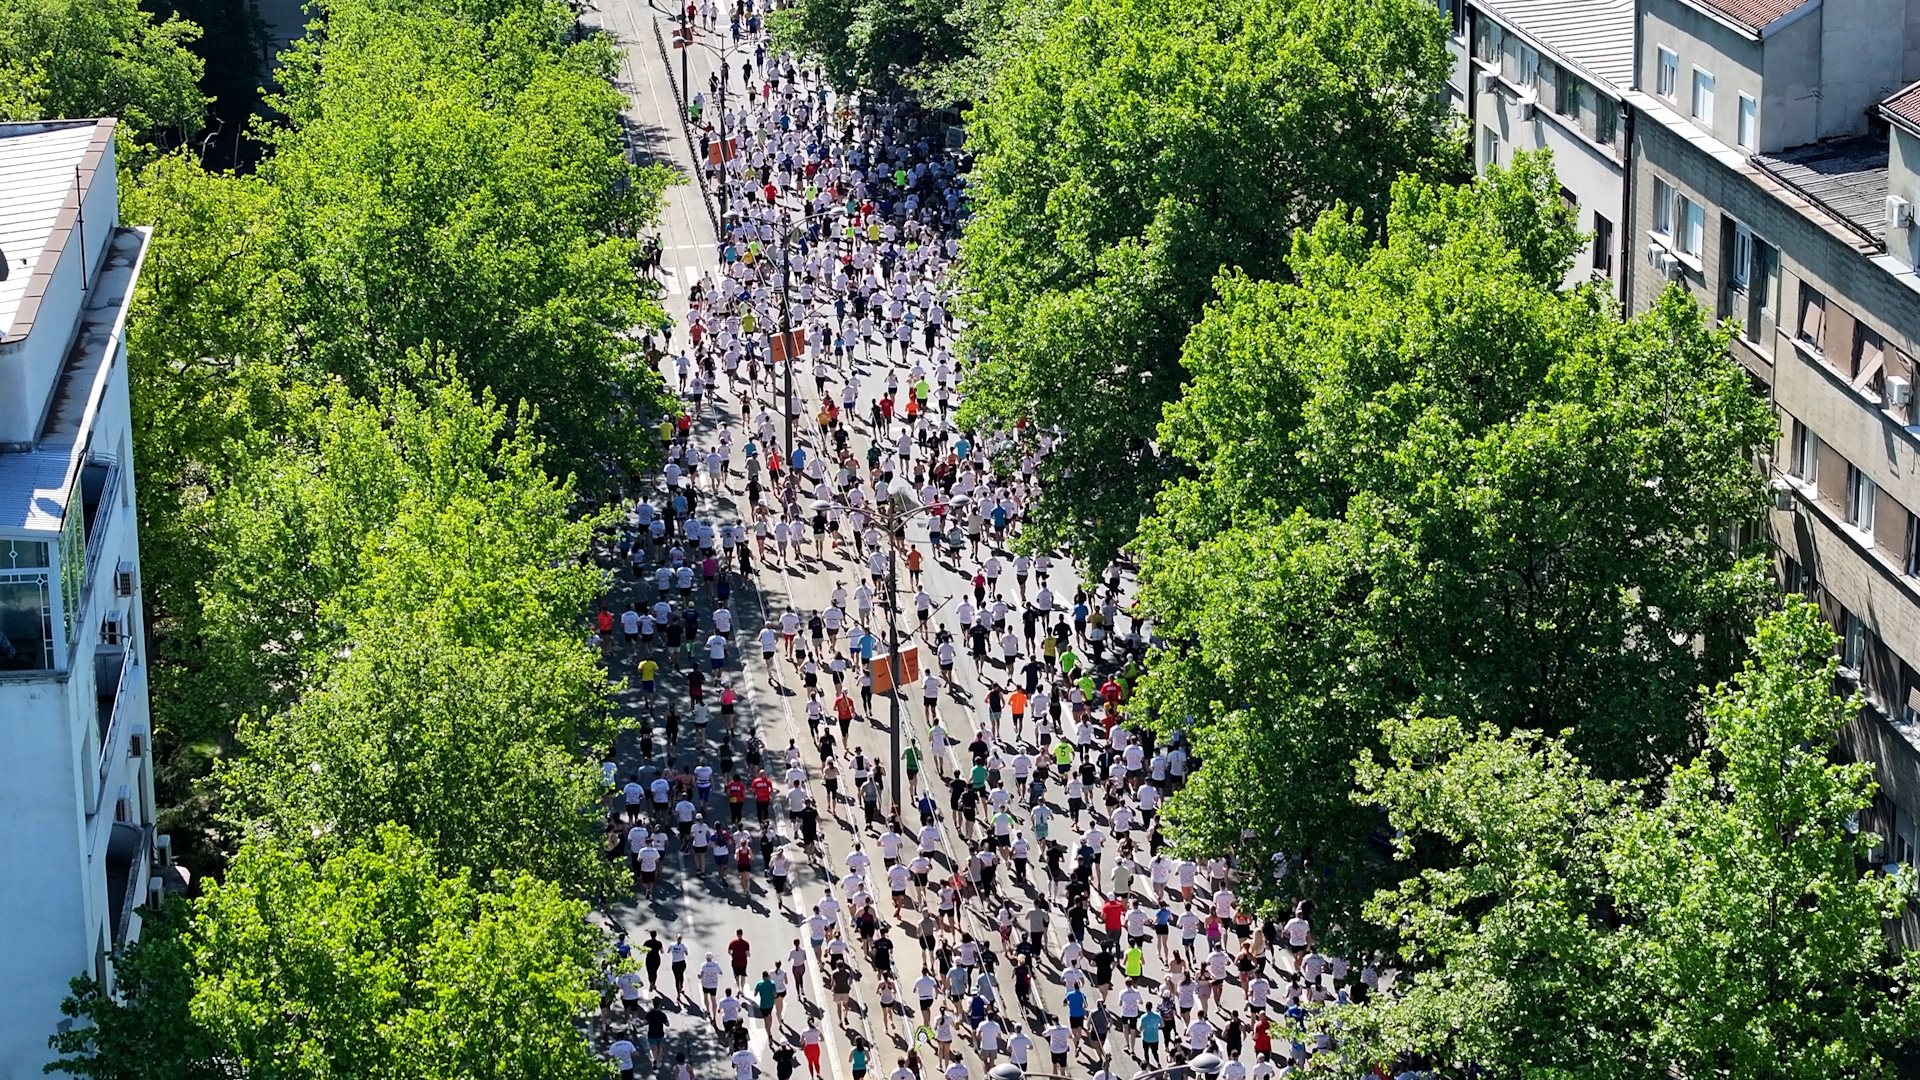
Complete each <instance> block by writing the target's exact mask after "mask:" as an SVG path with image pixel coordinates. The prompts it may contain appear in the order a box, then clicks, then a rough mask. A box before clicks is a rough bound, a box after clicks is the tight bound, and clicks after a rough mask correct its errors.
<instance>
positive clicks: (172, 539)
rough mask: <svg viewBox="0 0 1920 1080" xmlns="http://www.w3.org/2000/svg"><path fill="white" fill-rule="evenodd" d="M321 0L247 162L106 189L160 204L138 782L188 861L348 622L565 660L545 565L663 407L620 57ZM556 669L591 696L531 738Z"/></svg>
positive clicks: (446, 5)
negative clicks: (253, 729)
mask: <svg viewBox="0 0 1920 1080" xmlns="http://www.w3.org/2000/svg"><path fill="white" fill-rule="evenodd" d="M322 13H323V14H324V16H325V19H326V32H325V33H324V34H315V35H310V36H309V38H308V39H306V40H305V41H303V42H302V43H301V44H300V45H299V46H298V47H297V48H295V49H294V50H292V51H291V52H290V54H289V55H288V58H287V64H286V66H285V67H284V68H283V69H282V72H281V82H282V90H281V92H280V93H279V94H278V96H277V97H276V99H275V104H276V105H277V107H278V108H279V109H280V110H281V113H282V119H281V120H280V121H279V122H278V123H277V124H276V125H275V126H273V127H272V128H271V129H270V130H268V131H267V132H265V136H266V140H267V143H268V146H269V150H270V152H271V156H270V158H269V160H268V161H267V162H265V163H264V164H263V165H262V166H261V167H260V169H259V170H258V171H257V173H255V174H253V175H248V176H241V175H236V174H231V173H222V172H214V171H209V170H207V169H205V168H203V167H202V166H201V165H199V164H197V163H195V162H194V161H192V160H191V159H190V158H188V157H186V156H185V155H171V156H168V157H165V158H162V159H160V160H158V161H155V162H152V163H151V164H150V165H148V166H147V167H145V168H143V169H142V170H140V171H139V173H138V174H137V177H136V178H135V179H134V180H133V182H131V183H128V184H126V185H124V187H125V192H126V194H125V200H126V207H125V213H124V215H123V216H124V217H125V218H126V219H127V220H130V221H144V222H154V223H156V229H155V235H154V241H153V245H152V249H151V251H150V253H149V256H148V259H147V262H146V266H145V270H144V273H143V280H142V288H141V290H140V293H139V295H138V297H137V298H136V306H135V311H134V317H133V319H132V321H131V326H130V330H129V334H130V346H131V347H130V349H129V354H130V356H131V357H132V361H131V362H132V363H133V365H134V379H133V405H134V423H135V430H136V435H137V451H138V452H137V454H136V458H137V461H138V466H139V469H140V477H139V482H140V488H141V490H142V493H143V499H142V506H141V512H142V522H141V528H142V533H143V542H144V543H145V544H146V545H147V549H148V552H149V565H150V566H151V567H152V568H153V569H152V571H151V573H150V574H149V577H148V589H147V590H146V593H147V597H148V601H149V603H150V605H151V606H152V611H151V613H150V619H149V625H150V626H151V628H152V632H153V636H154V639H155V649H154V653H155V663H154V664H153V672H154V674H153V679H154V686H155V691H156V694H155V713H156V727H157V730H158V731H159V733H160V735H161V740H160V743H159V745H160V747H161V748H162V751H163V754H164V755H165V756H164V758H163V760H162V761H161V762H160V763H159V767H158V768H157V770H156V773H157V778H158V781H159V784H160V791H161V797H162V802H163V804H164V805H165V806H166V807H168V810H167V811H166V814H165V818H166V824H167V826H168V827H169V828H171V829H174V830H175V832H176V839H178V840H180V841H181V842H183V843H184V844H187V850H188V853H189V855H190V857H192V858H193V859H194V861H195V863H196V866H197V868H198V869H200V870H201V871H202V872H203V873H204V872H206V871H208V870H212V869H216V868H217V862H218V859H217V853H218V851H219V850H221V849H222V848H223V847H225V846H226V845H227V844H228V843H229V841H228V840H227V839H226V838H224V837H221V836H218V835H203V836H201V839H202V841H204V842H202V843H197V844H194V843H188V842H189V841H190V840H192V839H193V838H194V837H195V836H196V835H200V834H201V833H202V831H203V830H204V829H205V828H206V827H207V823H208V822H210V821H215V820H231V819H232V815H227V816H226V817H225V818H224V819H223V818H221V817H220V816H217V815H215V814H213V813H212V812H211V810H212V804H213V803H214V802H215V799H214V798H213V796H214V795H215V794H216V791H215V789H211V788H209V787H207V786H205V785H204V784H202V783H201V781H202V779H203V778H204V777H205V776H206V774H207V771H208V768H209V765H210V762H211V761H212V760H213V759H215V758H218V757H220V756H222V755H226V754H231V753H234V752H236V751H237V750H238V749H239V746H238V744H237V743H236V741H235V738H234V736H235V731H236V727H237V724H238V721H239V718H240V717H241V716H243V715H248V716H252V717H253V718H254V720H255V721H256V723H264V722H265V721H266V719H267V718H268V717H269V716H277V715H280V714H283V713H286V712H287V711H288V710H289V709H291V708H292V706H293V705H294V704H295V703H296V702H297V701H299V700H300V699H301V698H302V696H303V695H304V694H305V693H306V692H307V691H308V690H309V689H315V688H318V687H319V686H320V685H322V684H323V683H324V682H325V681H326V679H327V678H328V676H329V665H331V663H332V662H333V661H334V659H335V656H336V654H337V653H339V652H341V651H342V650H344V649H346V648H347V647H348V646H349V645H350V644H352V642H351V637H352V630H353V628H354V627H355V626H356V625H359V624H358V623H356V620H360V619H361V617H362V615H363V613H365V612H369V611H372V610H375V609H376V607H378V606H379V605H385V606H386V608H387V609H390V610H392V611H398V612H409V613H414V614H416V615H417V616H418V617H420V618H422V619H427V618H429V617H431V618H432V619H436V620H439V622H438V623H437V624H436V627H435V633H436V634H440V635H442V637H443V638H444V639H446V640H451V641H453V642H456V643H472V642H475V641H479V640H488V638H487V635H488V634H490V633H492V634H497V635H500V636H499V637H497V638H495V639H493V640H509V639H513V635H515V634H523V635H531V636H525V637H524V640H522V641H520V644H524V645H525V646H526V647H527V648H531V649H534V650H535V651H537V652H539V654H540V655H543V656H549V657H551V656H558V655H562V653H564V650H563V649H561V648H560V647H559V646H558V645H556V644H555V641H556V640H558V637H564V636H566V635H568V634H571V633H572V632H573V628H574V627H575V626H576V625H577V619H578V618H579V615H580V613H581V611H582V610H583V609H584V607H585V606H586V605H587V604H588V603H589V601H590V599H591V598H592V596H593V595H594V591H595V589H596V588H597V585H596V584H595V583H594V581H593V578H592V575H591V574H587V573H585V572H584V571H579V570H567V569H564V567H566V566H567V565H569V564H571V563H572V562H573V560H574V559H575V557H576V556H577V555H578V554H579V553H580V552H581V551H583V550H584V548H585V545H586V541H587V537H588V535H589V532H590V529H591V524H592V522H591V521H590V520H570V519H575V518H577V517H578V508H577V505H576V504H577V502H578V501H579V500H580V499H581V498H582V493H583V490H584V492H585V493H588V494H591V493H596V492H599V491H601V490H603V489H604V488H605V487H606V486H607V484H608V483H609V480H610V476H609V470H608V464H609V463H610V462H615V461H617V462H619V463H620V465H621V466H622V467H624V468H644V467H645V463H646V461H647V460H648V458H649V456H650V455H651V454H654V453H657V447H655V446H653V445H651V440H649V439H646V438H643V437H642V436H643V432H644V430H645V428H644V425H643V424H641V423H639V420H640V419H641V418H643V417H646V416H650V415H653V414H654V413H655V412H656V410H658V409H659V408H660V407H662V405H663V403H664V402H665V396H664V395H665V388H664V385H663V384H662V383H661V381H660V379H659V377H658V374H657V372H655V371H654V370H653V368H652V367H651V366H650V365H649V364H648V363H647V362H646V360H645V358H644V357H642V356H641V355H640V354H639V345H638V342H637V339H636V337H635V335H634V334H633V332H632V331H633V330H634V328H635V327H637V326H645V325H650V324H653V323H656V322H658V321H659V320H660V319H661V318H662V314H661V310H660V308H659V306H658V303H657V300H656V299H655V298H654V297H653V296H652V295H651V293H650V291H649V290H648V289H647V288H645V287H643V286H642V284H640V282H639V281H638V279H637V278H636V276H635V275H634V273H633V272H632V265H631V259H632V257H633V254H634V251H635V247H634V241H633V240H632V239H631V237H632V236H633V235H634V234H635V233H636V232H637V231H638V230H639V229H640V228H641V227H642V226H643V225H644V224H645V223H646V222H647V221H648V220H649V219H650V218H651V216H652V215H653V214H655V213H656V212H657V208H658V201H659V200H658V197H659V193H660V191H661V190H662V186H663V185H664V184H665V183H666V182H667V179H668V178H667V175H666V174H665V173H664V172H662V171H660V170H636V169H634V168H633V167H631V166H630V165H628V164H627V162H626V160H625V158H624V153H623V150H622V134H621V133H622V129H621V121H620V116H619V108H620V104H621V101H622V100H623V99H622V96H621V94H620V93H619V92H618V91H617V90H615V89H614V88H613V87H612V86H611V85H609V83H608V81H607V78H606V76H607V75H608V73H609V72H610V71H611V70H612V63H613V61H612V55H611V52H610V49H609V46H607V45H606V44H605V43H603V42H599V41H592V40H589V41H577V40H575V38H576V35H575V34H574V33H573V21H572V17H571V15H570V14H568V12H567V10H566V9H565V8H564V7H563V6H562V5H559V4H556V3H548V2H545V0H493V2H489V3H467V2H464V0H460V2H455V0H434V2H430V3H425V4H420V3H390V2H387V0H333V2H330V3H328V4H327V5H326V6H325V8H324V10H323V12H322ZM461 394H464V395H466V397H467V398H468V401H467V402H466V404H467V405H468V406H470V407H467V408H462V404H461V402H460V401H457V400H455V398H456V397H458V396H459V395H461ZM495 402H501V403H504V405H496V404H495ZM436 428H438V429H441V430H435V429H436ZM570 471H572V472H575V473H576V475H578V476H579V477H580V480H579V481H578V483H577V484H575V483H567V484H560V483H557V482H555V481H553V480H551V479H550V478H549V477H551V476H563V475H566V474H567V473H568V472H570ZM376 556H378V557H377V558H376ZM403 556H404V558H405V560H407V561H402V557H403ZM556 568H561V569H556ZM536 624H538V625H540V626H542V627H544V628H543V629H541V630H539V631H538V632H537V633H536V632H534V631H533V630H532V629H530V628H531V627H534V626H535V625H536ZM516 647H518V646H516ZM569 670H571V669H569ZM440 674H443V675H450V674H452V673H450V672H445V671H442V672H440ZM562 686H565V687H567V688H569V690H570V692H577V693H580V694H583V695H585V696H583V697H580V698H578V699H575V700H571V701H569V702H567V703H566V704H565V706H564V708H563V709H562V712H561V715H559V716H556V717H555V718H553V722H552V723H551V724H544V725H542V726H541V727H540V730H542V731H551V730H558V729H560V728H563V727H567V728H571V727H580V726H581V723H580V718H582V717H585V716H589V715H591V714H593V713H594V712H595V711H596V710H598V709H599V708H600V707H601V704H602V703H601V702H600V696H601V695H600V694H599V692H598V691H597V690H596V689H594V688H593V687H592V686H590V685H589V684H588V683H587V682H586V681H584V680H581V679H576V678H568V679H561V680H558V681H556V682H555V683H554V684H553V685H552V686H549V687H547V688H546V690H545V691H543V692H546V693H551V692H558V690H559V689H560V688H561V687H562ZM423 692H424V691H423ZM454 696H455V697H458V695H457V694H456V695H454ZM532 700H533V699H532V698H526V699H524V702H523V703H527V704H530V703H531V701H532ZM580 737H582V738H593V737H595V736H594V734H593V726H592V725H591V724H585V725H584V727H582V730H581V732H580ZM548 854H551V852H549V853H548ZM462 858H463V859H464V858H465V853H464V852H463V853H462ZM482 865H486V864H482ZM539 865H542V866H545V867H552V866H554V865H556V864H555V863H554V862H553V861H552V860H550V859H548V860H547V861H543V862H541V863H540V864H539Z"/></svg>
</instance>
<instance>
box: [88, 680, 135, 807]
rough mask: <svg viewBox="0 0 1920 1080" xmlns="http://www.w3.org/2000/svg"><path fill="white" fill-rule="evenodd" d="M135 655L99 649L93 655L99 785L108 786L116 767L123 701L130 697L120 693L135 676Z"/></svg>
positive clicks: (121, 731) (122, 733)
mask: <svg viewBox="0 0 1920 1080" xmlns="http://www.w3.org/2000/svg"><path fill="white" fill-rule="evenodd" d="M132 668H133V653H132V651H130V650H128V649H98V650H95V652H94V654H93V701H94V722H95V723H96V724H97V725H98V726H99V729H100V782H101V783H103V784H104V783H106V781H107V772H108V770H109V766H111V765H112V764H113V755H114V752H115V751H116V749H117V747H116V746H115V744H116V743H117V742H118V741H119V738H120V736H122V735H124V734H125V731H124V730H123V721H122V719H121V716H122V714H123V713H125V712H127V711H128V710H126V709H123V708H122V707H121V704H120V702H121V701H122V700H123V699H124V698H126V697H128V696H129V695H127V694H123V693H121V691H122V690H123V689H125V688H126V684H127V682H128V681H129V680H128V676H129V675H130V674H131V673H132Z"/></svg>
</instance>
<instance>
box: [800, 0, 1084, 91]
mask: <svg viewBox="0 0 1920 1080" xmlns="http://www.w3.org/2000/svg"><path fill="white" fill-rule="evenodd" d="M1059 10H1060V3H1059V0H1040V2H1037V3H1014V2H1011V0H910V2H908V3H905V4H901V3H892V2H888V0H795V2H793V3H791V4H788V5H785V6H783V7H781V8H779V9H778V10H776V11H773V12H771V13H769V14H768V16H767V20H768V23H769V26H770V28H771V30H772V31H773V37H774V41H775V43H776V44H777V45H778V46H779V47H780V48H784V49H790V50H792V51H793V52H795V53H799V54H804V55H807V56H811V57H813V58H814V59H815V60H817V61H818V62H819V63H820V66H821V70H822V71H823V72H824V73H825V74H826V77H827V78H828V80H829V81H831V82H832V83H833V84H834V85H835V86H838V87H840V88H842V89H845V90H867V91H873V92H877V93H883V94H885V93H894V92H898V91H901V90H903V89H904V90H908V91H911V92H913V93H914V94H915V95H916V96H918V97H919V98H920V100H921V101H922V102H924V103H925V104H928V105H933V106H946V105H965V104H968V103H971V102H975V101H979V100H982V99H983V98H985V97H986V96H987V93H988V90H989V88H990V87H991V85H992V83H993V79H994V76H995V75H996V74H997V73H998V72H999V71H1000V69H1001V68H1003V67H1005V66H1006V65H1007V63H1008V62H1010V61H1011V60H1012V59H1013V58H1014V57H1016V56H1018V55H1020V54H1021V53H1022V52H1024V51H1025V50H1027V49H1029V48H1031V47H1033V45H1034V44H1035V43H1037V42H1038V41H1039V39H1040V36H1041V34H1042V33H1044V32H1045V28H1046V26H1047V24H1048V23H1049V22H1050V21H1051V20H1052V19H1053V18H1054V17H1055V16H1056V15H1058V13H1059Z"/></svg>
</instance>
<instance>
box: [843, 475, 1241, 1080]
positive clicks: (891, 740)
mask: <svg viewBox="0 0 1920 1080" xmlns="http://www.w3.org/2000/svg"><path fill="white" fill-rule="evenodd" d="M821 502H825V503H827V505H829V506H833V507H837V508H839V509H840V510H841V511H843V512H847V513H851V512H853V511H856V510H859V509H861V508H860V507H856V506H851V505H848V504H846V503H836V502H831V501H829V500H825V499H823V500H821ZM935 505H944V506H945V508H946V509H947V510H948V511H949V512H955V511H957V512H961V513H964V512H965V511H966V509H967V507H969V506H971V505H973V500H972V499H971V498H969V497H968V496H966V495H955V496H953V497H952V498H950V499H948V500H947V501H946V502H945V503H944V504H934V505H922V504H921V502H920V499H919V496H918V495H916V494H915V493H914V490H913V485H912V484H910V483H908V482H907V481H906V480H905V479H904V478H901V477H898V476H896V477H894V478H893V480H892V481H891V482H890V483H888V484H887V487H886V495H885V497H884V498H880V499H875V500H874V504H873V508H872V511H873V515H874V518H875V519H876V520H878V521H879V522H880V523H881V524H882V526H883V527H884V528H885V529H886V533H887V546H888V552H887V674H888V676H889V680H890V681H891V682H892V683H893V690H892V693H891V694H889V695H888V696H889V697H890V698H891V699H892V706H891V708H890V709H889V714H890V719H891V721H892V722H891V723H890V724H889V725H888V727H889V731H888V733H887V736H888V749H889V752H890V753H891V755H892V759H893V761H892V771H893V783H892V792H893V805H894V806H896V807H898V806H900V805H902V804H901V801H900V796H901V791H900V773H901V767H900V762H901V747H900V730H901V727H902V726H903V725H904V724H905V719H904V718H903V716H902V715H901V706H900V680H901V676H902V672H901V670H900V606H899V604H900V560H899V559H898V558H897V557H896V556H895V553H894V551H893V550H892V547H893V540H894V532H895V530H897V529H898V528H899V527H900V526H901V525H903V524H905V523H906V522H907V521H909V520H911V519H913V518H916V517H919V516H921V515H923V514H931V513H933V510H934V506H935ZM1216 1060H1217V1059H1216ZM1215 1071H1216V1072H1217V1071H1219V1070H1217V1069H1216V1070H1215ZM1035 1075H1039V1074H1035ZM1209 1075H1211V1074H1209Z"/></svg>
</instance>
